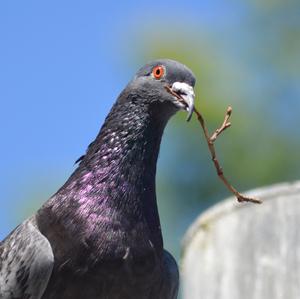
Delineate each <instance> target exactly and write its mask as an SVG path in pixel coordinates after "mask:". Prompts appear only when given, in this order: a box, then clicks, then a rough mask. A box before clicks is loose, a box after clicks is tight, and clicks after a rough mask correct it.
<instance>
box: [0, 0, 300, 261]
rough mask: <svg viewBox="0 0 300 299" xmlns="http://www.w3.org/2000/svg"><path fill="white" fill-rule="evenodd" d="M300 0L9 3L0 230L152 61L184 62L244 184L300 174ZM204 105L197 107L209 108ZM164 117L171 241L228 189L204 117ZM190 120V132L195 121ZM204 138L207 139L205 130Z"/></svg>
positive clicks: (2, 83) (1, 88)
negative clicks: (226, 128) (227, 119)
mask: <svg viewBox="0 0 300 299" xmlns="http://www.w3.org/2000/svg"><path fill="white" fill-rule="evenodd" d="M299 8H300V5H299V1H280V0H272V1H258V0H257V1H250V0H249V1H234V0H231V1H221V0H219V1H209V0H207V1H180V2H179V1H177V2H176V1H157V2H155V1H122V2H121V1H119V2H116V1H108V2H107V1H105V2H104V1H30V0H28V1H1V2H0V103H1V108H0V116H1V117H0V136H1V146H0V156H1V168H0V190H1V191H0V239H2V238H3V237H5V236H6V235H7V234H8V233H9V232H10V231H11V230H12V229H13V228H14V227H15V226H16V225H17V224H18V223H20V222H21V221H22V220H23V219H24V218H25V217H27V216H28V215H30V214H31V213H32V212H33V211H34V210H35V209H36V208H37V207H39V206H40V204H41V203H42V202H44V201H45V200H46V199H47V198H49V197H50V196H51V195H52V194H53V193H55V192H56V190H57V189H58V188H59V187H60V186H61V185H62V184H63V183H64V181H65V180H66V179H67V178H68V177H69V175H70V174H71V172H72V171H73V170H74V169H75V167H74V162H75V160H76V159H77V158H78V157H79V156H81V155H82V154H83V153H84V152H85V149H86V147H87V145H88V144H89V143H90V142H91V141H92V139H93V138H94V137H95V136H96V134H97V133H98V131H99V129H100V126H101V124H102V123H103V120H104V118H105V116H106V114H107V113H108V111H109V109H110V107H111V106H112V104H113V102H114V101H115V99H116V97H117V95H118V94H119V93H120V91H121V90H122V89H123V87H124V86H125V85H126V84H127V82H128V81H129V80H130V79H131V77H132V76H133V75H134V73H135V71H136V70H137V69H138V68H139V67H140V66H141V65H143V64H144V63H145V62H147V61H148V60H149V59H153V58H159V57H168V58H173V59H179V60H180V61H182V62H184V63H186V64H187V65H188V66H189V67H190V68H191V69H193V71H194V72H195V73H196V75H197V79H198V82H197V101H198V104H197V105H198V106H199V107H201V109H204V113H205V115H206V116H207V118H208V119H209V120H210V121H211V122H212V124H213V125H212V127H214V126H216V125H217V124H219V123H220V121H221V119H222V117H223V112H224V111H225V108H226V106H227V105H228V104H233V105H234V109H236V110H234V111H238V112H235V114H234V117H235V118H234V126H233V128H232V129H231V131H230V132H228V133H227V132H226V134H227V137H226V138H225V137H222V139H221V141H220V143H218V146H219V149H220V150H222V154H221V159H222V161H223V162H224V166H225V169H226V170H227V171H228V172H229V173H231V179H235V181H236V182H237V184H238V186H239V187H241V188H243V189H250V188H255V187H258V186H261V185H264V184H270V183H273V182H279V181H285V180H295V179H298V178H299V175H300V167H299V162H298V161H299V151H300V138H299V125H300V121H299V119H300V118H299V113H300V87H299V86H300V84H299V83H300V80H299V78H300V75H299V70H300V54H299V53H300V42H299V41H300V34H299V33H300V18H299V15H300V9H299ZM199 101H201V102H200V104H199ZM183 119H184V118H183V114H181V115H180V116H179V117H176V118H175V120H174V121H172V122H171V123H170V125H169V126H168V129H167V132H166V134H165V137H164V140H163V145H162V151H161V155H160V160H159V168H158V172H159V176H158V182H159V186H158V196H159V199H160V203H159V205H160V211H161V216H162V220H163V229H164V234H165V240H166V247H167V248H170V249H171V251H172V252H173V253H175V254H176V256H177V257H178V255H179V248H180V246H179V243H180V239H181V238H182V235H183V233H184V231H185V230H186V228H187V226H188V225H189V224H190V223H191V222H192V221H193V219H194V218H195V217H196V215H197V214H199V213H200V212H201V211H202V210H203V209H204V208H205V207H207V206H209V205H211V204H212V203H214V202H216V201H218V200H220V199H222V198H224V196H227V195H228V193H227V192H226V190H225V189H224V188H223V186H222V185H221V183H219V182H218V181H217V178H216V175H215V173H214V169H213V168H212V165H211V162H210V160H209V158H208V155H207V149H206V147H205V144H204V143H203V138H202V137H198V135H199V134H201V132H200V130H199V128H198V127H197V124H196V123H195V122H192V125H190V127H188V125H187V124H186V123H185V122H184V121H183ZM191 127H192V129H191ZM201 138H202V139H201Z"/></svg>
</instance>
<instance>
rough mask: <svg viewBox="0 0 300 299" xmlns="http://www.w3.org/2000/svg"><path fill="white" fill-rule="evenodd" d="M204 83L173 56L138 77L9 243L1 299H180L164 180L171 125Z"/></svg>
mask: <svg viewBox="0 0 300 299" xmlns="http://www.w3.org/2000/svg"><path fill="white" fill-rule="evenodd" d="M194 84H195V79H194V76H193V74H192V72H191V71H190V70H189V69H188V68H186V67H185V66H184V65H182V64H180V63H178V62H176V61H172V60H167V59H163V60H157V61H154V62H152V63H149V64H147V65H146V66H144V67H143V68H141V69H140V70H139V71H138V72H137V74H136V76H135V77H134V79H133V80H132V81H131V82H130V83H129V84H128V86H127V87H126V88H125V89H124V90H123V92H122V93H121V94H120V96H119V98H118V99H117V101H116V103H115V104H114V106H113V108H112V110H111V112H110V113H109V115H108V116H107V118H106V120H105V123H104V125H103V126H102V128H101V130H100V133H99V134H98V136H97V137H96V139H95V141H94V142H92V143H91V144H90V146H89V147H88V150H87V152H86V154H85V155H84V156H83V157H81V158H80V159H79V162H80V163H79V165H78V167H77V169H76V170H75V171H74V173H73V174H72V175H71V177H70V178H69V179H68V181H67V182H66V183H65V184H64V185H63V186H62V188H61V189H60V190H58V192H57V193H56V194H55V195H54V196H53V197H51V198H50V199H49V200H48V201H47V202H46V203H45V204H44V205H43V206H42V207H41V208H40V209H39V210H38V211H37V213H36V214H35V215H34V216H33V217H31V218H30V219H28V220H26V221H24V222H23V223H22V224H21V225H19V226H18V227H17V228H16V229H15V230H14V231H13V232H12V233H11V234H10V235H9V236H8V237H7V238H6V239H5V240H3V241H2V242H1V243H0V298H1V299H17V298H18V299H40V298H43V299H50V298H51V299H60V298H63V299H82V298H84V299H86V298H88V299H96V298H97V299H104V298H105V299H175V298H177V292H178V280H179V277H178V268H177V265H176V262H175V260H174V259H173V257H172V256H171V255H170V254H169V253H168V252H167V251H165V250H164V249H163V242H162V235H161V229H160V221H159V216H158V211H157V204H156V192H155V174H156V162H157V157H158V152H159V147H160V141H161V137H162V134H163V130H164V128H165V125H166V124H167V121H168V120H169V118H170V117H171V116H172V115H173V114H174V113H175V112H176V111H177V110H179V109H186V110H188V111H189V112H190V114H191V113H192V111H193V100H194V94H193V88H192V87H193V86H194Z"/></svg>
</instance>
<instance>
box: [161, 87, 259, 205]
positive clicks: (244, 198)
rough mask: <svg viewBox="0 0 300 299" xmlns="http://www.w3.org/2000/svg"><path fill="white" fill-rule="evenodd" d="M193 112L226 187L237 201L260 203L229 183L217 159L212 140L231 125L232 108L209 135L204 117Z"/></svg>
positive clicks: (179, 98)
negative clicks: (218, 126) (219, 125)
mask: <svg viewBox="0 0 300 299" xmlns="http://www.w3.org/2000/svg"><path fill="white" fill-rule="evenodd" d="M165 88H166V90H167V91H168V92H169V93H171V94H172V95H174V96H175V97H176V98H177V99H178V100H179V101H181V102H183V103H185V102H184V100H183V99H182V98H181V97H180V96H179V95H178V94H177V93H176V92H174V91H173V90H172V89H171V88H170V87H169V86H165ZM185 104H186V103H185ZM194 112H195V113H196V115H197V118H198V120H199V122H200V124H201V127H202V129H203V132H204V136H205V139H206V142H207V145H208V149H209V151H210V154H211V158H212V161H213V162H214V165H215V168H216V171H217V174H218V176H219V178H220V179H221V180H222V182H223V183H224V184H225V186H226V187H227V189H228V190H229V191H230V192H232V193H233V194H234V195H235V197H236V198H237V200H238V202H253V203H258V204H260V203H262V201H261V200H260V199H257V198H253V197H248V196H245V195H243V194H242V193H240V192H239V191H237V190H236V189H235V188H234V187H233V186H232V185H231V184H230V183H229V181H228V180H227V179H226V177H225V176H224V173H223V170H222V167H221V165H220V163H219V161H218V159H217V155H216V150H215V146H214V142H215V141H216V139H217V137H218V136H219V135H220V134H221V133H222V132H224V131H225V130H226V129H227V128H229V127H230V126H231V123H230V122H229V118H230V116H231V113H232V108H231V107H230V106H229V107H228V108H227V110H226V114H225V118H224V121H223V123H222V125H221V127H220V128H218V129H216V130H215V132H214V133H213V134H212V136H210V135H209V132H208V129H207V127H206V125H205V121H204V118H203V116H202V115H201V113H200V112H199V111H198V110H197V109H196V108H194Z"/></svg>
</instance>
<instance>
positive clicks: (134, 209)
mask: <svg viewBox="0 0 300 299" xmlns="http://www.w3.org/2000/svg"><path fill="white" fill-rule="evenodd" d="M171 112H173V110H172V109H170V106H168V104H163V103H157V104H152V105H151V106H147V105H133V104H132V103H131V104H127V103H118V102H117V103H116V104H115V106H114V107H113V108H112V110H111V112H110V114H109V115H108V117H107V118H106V120H105V123H104V125H103V127H102V129H101V130H100V133H99V134H98V136H97V138H96V139H95V141H94V142H92V143H91V145H90V146H89V148H88V151H87V153H86V155H85V156H84V157H83V159H82V161H81V162H80V165H79V167H78V169H77V170H76V171H75V173H74V174H73V175H72V176H71V178H70V180H69V182H67V185H69V186H73V187H72V188H73V189H74V186H76V188H78V192H77V193H78V194H79V193H80V194H81V195H80V196H78V199H79V202H80V201H83V200H84V201H85V203H86V202H89V204H88V206H89V208H90V209H92V211H93V214H95V215H96V216H95V217H94V219H93V226H94V225H95V223H97V222H98V221H100V222H101V221H103V219H110V220H109V221H115V222H118V223H123V224H122V226H124V230H125V231H126V230H132V229H133V230H136V227H135V226H138V227H139V230H140V231H139V233H138V235H139V236H141V235H144V236H145V238H146V239H147V240H146V241H147V242H149V240H150V241H151V243H152V244H153V245H154V247H155V248H158V249H162V236H161V230H160V220H159V215H158V209H157V203H156V191H155V175H156V163H157V158H158V153H159V147H160V142H161V137H162V134H163V131H164V128H165V126H166V123H167V121H168V119H169V117H170V116H171V115H172V114H173V113H171ZM67 189H68V188H67ZM79 208H81V207H79ZM83 210H85V211H83V212H82V213H80V214H82V215H83V214H84V213H86V204H85V205H84V208H83ZM87 213H90V211H88V212H87ZM83 217H84V215H83ZM104 221H107V220H104ZM126 226H127V227H126Z"/></svg>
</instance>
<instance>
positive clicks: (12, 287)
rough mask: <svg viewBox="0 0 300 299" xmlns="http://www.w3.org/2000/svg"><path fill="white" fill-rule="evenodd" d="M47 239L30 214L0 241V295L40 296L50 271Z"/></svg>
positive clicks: (14, 298)
mask: <svg viewBox="0 0 300 299" xmlns="http://www.w3.org/2000/svg"><path fill="white" fill-rule="evenodd" d="M53 263H54V256H53V252H52V248H51V245H50V243H49V241H48V240H47V239H46V237H44V236H43V235H42V234H41V233H40V231H39V229H38V227H37V225H36V221H35V218H34V217H32V218H30V219H28V220H26V221H24V222H23V223H22V224H20V225H19V226H18V227H17V228H16V229H15V230H14V231H12V233H11V234H10V235H8V236H7V238H6V239H4V240H3V241H2V242H1V243H0V298H1V299H40V298H41V297H42V295H43V293H44V291H45V289H46V286H47V284H48V281H49V278H50V275H51V273H52V269H53Z"/></svg>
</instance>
